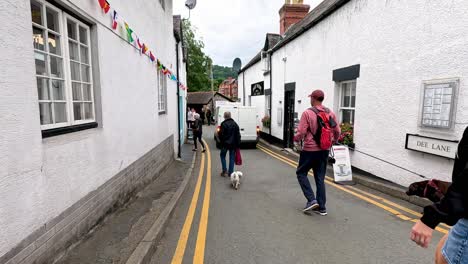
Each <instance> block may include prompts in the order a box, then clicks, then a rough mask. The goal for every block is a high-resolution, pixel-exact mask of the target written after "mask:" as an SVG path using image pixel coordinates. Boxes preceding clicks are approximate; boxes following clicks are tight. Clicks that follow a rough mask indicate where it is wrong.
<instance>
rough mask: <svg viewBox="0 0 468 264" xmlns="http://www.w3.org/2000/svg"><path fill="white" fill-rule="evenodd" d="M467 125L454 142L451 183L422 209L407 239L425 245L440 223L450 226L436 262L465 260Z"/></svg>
mask: <svg viewBox="0 0 468 264" xmlns="http://www.w3.org/2000/svg"><path fill="white" fill-rule="evenodd" d="M467 165H468V128H466V129H465V132H464V133H463V138H462V140H461V141H460V143H459V144H458V150H457V157H456V158H455V163H454V165H453V172H452V185H451V186H450V187H449V189H448V191H447V193H446V194H445V196H444V198H443V199H442V200H441V201H440V202H438V203H435V204H433V205H430V206H426V207H425V208H424V214H423V216H422V217H421V220H420V221H419V222H417V223H416V224H415V225H414V227H413V229H412V230H411V240H413V241H414V242H416V243H417V244H418V245H420V246H422V247H424V248H427V247H428V245H429V243H430V242H431V238H432V232H433V231H434V229H435V228H436V226H437V225H439V224H440V223H446V224H448V225H450V226H453V227H452V229H451V230H450V232H449V234H448V235H446V236H444V237H443V238H442V239H441V241H440V242H439V245H438V246H437V249H436V263H437V264H445V263H449V264H462V263H468V166H467Z"/></svg>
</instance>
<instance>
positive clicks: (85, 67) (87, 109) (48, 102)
mask: <svg viewBox="0 0 468 264" xmlns="http://www.w3.org/2000/svg"><path fill="white" fill-rule="evenodd" d="M31 13H32V28H33V36H32V38H33V47H34V58H35V65H36V80H37V91H38V97H39V98H38V99H39V112H40V122H41V129H42V130H47V129H52V128H59V127H67V126H73V125H79V124H84V123H91V122H94V121H95V118H94V116H95V113H94V96H93V84H92V68H91V57H90V54H91V46H90V28H89V27H88V26H87V25H86V24H84V23H82V22H80V21H78V20H77V19H75V18H72V17H71V16H69V15H68V14H67V13H65V12H63V11H62V10H60V9H58V8H56V7H55V6H53V5H51V4H49V3H47V2H45V1H43V0H31Z"/></svg>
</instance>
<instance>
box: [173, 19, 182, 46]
mask: <svg viewBox="0 0 468 264" xmlns="http://www.w3.org/2000/svg"><path fill="white" fill-rule="evenodd" d="M172 22H173V25H174V37H175V38H176V39H177V41H181V40H182V18H181V17H180V15H176V16H173V17H172Z"/></svg>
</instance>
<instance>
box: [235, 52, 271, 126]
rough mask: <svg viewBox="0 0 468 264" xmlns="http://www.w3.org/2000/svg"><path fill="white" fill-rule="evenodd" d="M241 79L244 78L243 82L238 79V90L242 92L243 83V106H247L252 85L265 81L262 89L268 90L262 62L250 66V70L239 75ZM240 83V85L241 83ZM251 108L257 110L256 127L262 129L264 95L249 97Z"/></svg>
mask: <svg viewBox="0 0 468 264" xmlns="http://www.w3.org/2000/svg"><path fill="white" fill-rule="evenodd" d="M241 76H242V78H245V80H242V78H240V80H239V90H242V89H243V88H242V87H243V85H244V83H245V105H246V106H248V105H249V96H250V95H251V92H252V89H251V87H252V84H254V83H258V82H262V81H265V83H264V88H265V89H268V88H269V87H267V86H266V85H267V83H266V80H265V77H264V75H263V64H262V62H261V61H260V62H257V63H255V64H254V65H252V66H251V67H250V68H248V69H247V70H246V71H244V72H243V73H242V74H241ZM269 80H270V79H268V81H269ZM241 82H242V83H241ZM250 100H251V106H255V107H256V108H257V126H260V127H262V126H263V125H262V122H261V120H262V118H263V117H264V116H265V96H264V95H257V96H251V99H250Z"/></svg>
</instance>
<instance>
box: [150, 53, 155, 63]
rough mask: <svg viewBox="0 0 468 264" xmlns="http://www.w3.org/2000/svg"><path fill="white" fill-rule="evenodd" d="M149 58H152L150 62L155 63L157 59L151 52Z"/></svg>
mask: <svg viewBox="0 0 468 264" xmlns="http://www.w3.org/2000/svg"><path fill="white" fill-rule="evenodd" d="M149 56H150V60H151V61H152V62H154V60H155V59H156V58H155V57H154V55H153V52H151V51H150V53H149Z"/></svg>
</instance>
